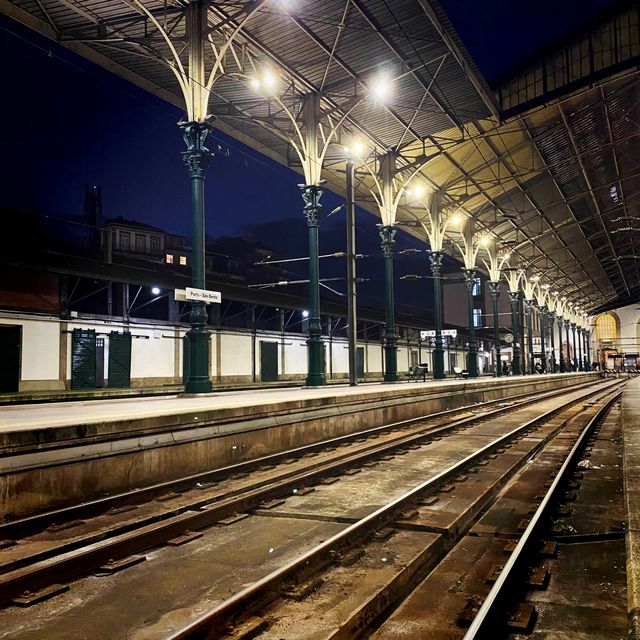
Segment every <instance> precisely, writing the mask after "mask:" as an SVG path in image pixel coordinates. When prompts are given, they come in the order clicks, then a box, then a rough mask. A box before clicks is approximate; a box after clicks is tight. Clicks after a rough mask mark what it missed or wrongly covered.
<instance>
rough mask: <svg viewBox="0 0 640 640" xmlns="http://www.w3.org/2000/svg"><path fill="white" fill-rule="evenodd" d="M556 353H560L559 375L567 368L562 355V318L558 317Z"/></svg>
mask: <svg viewBox="0 0 640 640" xmlns="http://www.w3.org/2000/svg"><path fill="white" fill-rule="evenodd" d="M558 351H559V353H560V373H564V372H565V371H566V370H567V367H566V364H565V362H564V354H563V353H562V316H558Z"/></svg>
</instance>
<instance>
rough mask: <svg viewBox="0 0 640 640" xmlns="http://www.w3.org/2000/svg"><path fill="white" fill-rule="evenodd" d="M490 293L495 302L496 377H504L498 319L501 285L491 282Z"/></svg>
mask: <svg viewBox="0 0 640 640" xmlns="http://www.w3.org/2000/svg"><path fill="white" fill-rule="evenodd" d="M489 292H490V293H491V300H492V302H493V341H494V343H495V349H496V372H495V373H496V376H497V377H498V378H499V377H500V376H501V375H502V362H501V361H500V320H499V318H498V298H499V296H500V283H499V282H490V283H489Z"/></svg>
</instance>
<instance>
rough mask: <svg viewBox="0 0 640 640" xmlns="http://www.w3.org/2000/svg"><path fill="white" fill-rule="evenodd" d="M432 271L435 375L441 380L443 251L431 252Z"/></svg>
mask: <svg viewBox="0 0 640 640" xmlns="http://www.w3.org/2000/svg"><path fill="white" fill-rule="evenodd" d="M429 262H430V263H431V273H432V274H433V298H434V303H435V304H434V316H435V317H434V320H435V325H436V327H435V329H436V338H435V348H434V350H433V377H434V378H435V379H436V380H441V379H442V378H444V377H445V375H444V349H443V348H442V291H441V288H440V286H441V283H440V272H441V270H442V252H441V251H432V252H431V253H430V254H429Z"/></svg>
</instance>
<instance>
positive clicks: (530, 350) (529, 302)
mask: <svg viewBox="0 0 640 640" xmlns="http://www.w3.org/2000/svg"><path fill="white" fill-rule="evenodd" d="M524 305H525V309H526V312H527V340H528V341H529V344H528V345H527V349H528V355H529V366H528V367H527V368H528V369H529V373H535V372H536V368H535V363H534V362H533V300H526V299H525V301H524Z"/></svg>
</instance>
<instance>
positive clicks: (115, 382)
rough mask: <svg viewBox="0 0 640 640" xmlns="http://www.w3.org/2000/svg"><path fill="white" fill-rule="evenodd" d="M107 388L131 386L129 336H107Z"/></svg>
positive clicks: (111, 334) (113, 333)
mask: <svg viewBox="0 0 640 640" xmlns="http://www.w3.org/2000/svg"><path fill="white" fill-rule="evenodd" d="M108 386H109V387H124V388H126V387H130V386H131V334H130V333H120V332H119V331H112V332H111V333H110V334H109V381H108Z"/></svg>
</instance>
